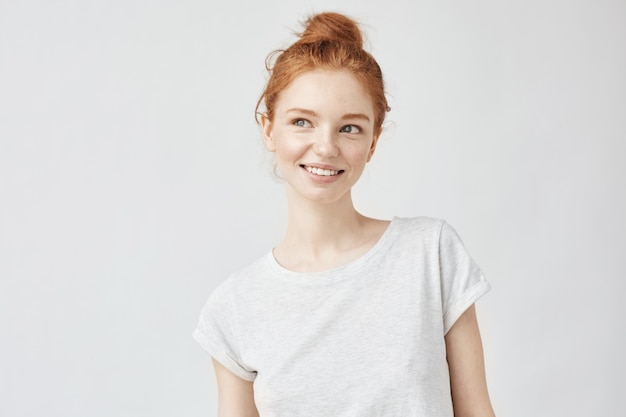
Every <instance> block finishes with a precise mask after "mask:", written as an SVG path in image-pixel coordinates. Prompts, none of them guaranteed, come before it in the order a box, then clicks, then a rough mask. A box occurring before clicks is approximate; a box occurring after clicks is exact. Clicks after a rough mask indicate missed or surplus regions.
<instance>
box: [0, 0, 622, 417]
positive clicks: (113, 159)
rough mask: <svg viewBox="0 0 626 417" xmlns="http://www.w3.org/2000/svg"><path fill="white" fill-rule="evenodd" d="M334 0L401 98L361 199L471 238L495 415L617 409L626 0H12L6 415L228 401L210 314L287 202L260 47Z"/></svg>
mask: <svg viewBox="0 0 626 417" xmlns="http://www.w3.org/2000/svg"><path fill="white" fill-rule="evenodd" d="M327 9H332V10H337V11H343V12H346V13H348V14H350V15H352V16H354V17H356V18H358V19H359V20H360V21H362V22H363V23H364V28H365V30H366V32H367V35H368V38H369V43H368V44H369V45H370V50H371V51H372V52H373V54H374V56H375V57H376V58H377V59H378V60H379V63H380V65H381V66H382V68H383V71H384V72H385V75H386V78H387V87H388V93H389V98H390V105H391V107H392V111H391V113H390V114H389V122H388V124H387V127H386V131H385V133H384V135H383V138H382V140H381V143H380V144H379V147H378V150H377V154H376V155H375V158H374V161H373V162H372V163H371V164H370V166H369V167H368V169H367V170H366V172H365V174H364V176H363V178H362V180H361V183H360V184H359V185H358V187H357V190H356V191H355V194H356V198H355V199H356V202H357V206H358V208H359V209H361V211H363V212H364V213H366V214H369V215H373V216H378V217H384V218H390V217H391V216H393V215H399V216H414V215H428V216H432V217H442V218H445V219H446V220H447V221H448V222H449V223H450V224H452V225H453V226H454V227H455V228H456V229H457V231H458V232H459V233H460V235H461V236H462V237H463V240H464V242H465V244H466V246H467V248H468V249H469V251H470V253H472V255H473V257H474V258H475V259H476V260H477V262H478V263H479V265H481V267H482V269H483V270H484V272H485V274H486V276H487V277H488V279H489V280H490V282H491V283H492V285H493V291H492V292H491V293H489V294H488V295H487V296H485V297H484V298H483V299H482V300H481V301H480V302H479V305H478V311H479V318H480V321H481V325H482V331H483V339H484V344H485V353H486V364H487V373H488V379H489V386H490V391H491V395H492V398H493V403H494V406H495V409H496V411H497V413H498V414H499V415H500V416H511V417H522V416H534V417H543V416H546V417H553V416H601V415H607V416H616V415H623V413H624V412H625V408H624V406H623V396H624V394H625V393H626V384H625V382H624V381H625V379H624V377H623V376H624V375H625V374H626V364H625V360H624V352H626V342H625V341H624V323H623V321H624V318H626V308H625V307H624V303H623V302H621V301H622V299H623V296H624V294H625V293H626V284H625V280H624V278H625V277H624V275H625V273H624V270H625V269H626V237H625V236H626V221H625V220H624V213H626V196H625V190H626V168H625V166H624V159H625V157H626V144H625V143H626V75H625V74H626V3H624V2H622V1H618V0H615V1H609V0H595V1H583V0H567V1H566V0H562V1H557V0H542V1H539V0H526V1H496V0H492V1H489V0H479V1H474V2H468V1H447V2H443V1H434V0H432V1H398V0H386V1H380V0H377V1H364V0H358V1H357V0H351V1H337V0H335V1H320V2H295V1H277V0H268V1H251V0H250V1H246V2H237V1H232V2H221V3H220V4H219V5H215V4H212V3H211V2H209V1H207V0H205V1H197V0H176V1H174V0H162V1H148V0H123V1H122V0H106V1H105V0H94V1H79V0H74V1H71V0H69V1H63V2H52V1H48V2H45V1H41V0H40V1H29V0H20V1H17V0H14V1H10V0H0V199H1V201H0V338H1V339H0V416H2V417H5V416H6V417H22V416H29V417H30V416H32V417H40V416H46V417H53V416H59V417H61V416H62V417H84V416H115V417H125V416H133V417H134V416H150V417H160V416H163V417H165V416H211V415H215V407H216V393H215V382H214V377H213V375H212V369H211V366H210V360H209V358H208V356H207V355H206V354H205V353H204V351H202V350H201V349H200V347H198V346H197V345H196V344H195V343H194V342H193V341H192V339H191V332H192V330H193V328H194V327H195V324H196V320H197V317H198V313H199V311H200V309H201V307H202V305H203V303H204V301H205V300H206V298H207V296H208V294H209V293H210V292H211V290H212V289H213V288H214V287H215V286H216V285H217V284H218V283H219V282H220V281H221V280H223V279H225V278H226V277H227V275H228V274H229V273H230V272H232V271H233V270H235V269H238V268H240V267H242V266H244V265H246V264H248V263H249V262H251V261H253V260H254V259H256V258H257V257H259V256H262V255H263V254H265V253H266V252H267V251H268V250H269V249H270V247H271V246H272V245H273V244H275V243H276V242H277V240H278V239H279V238H280V236H281V234H282V229H283V226H284V215H285V202H284V196H283V190H282V185H281V184H280V183H277V182H276V181H275V180H274V179H273V178H272V175H271V173H270V171H271V160H270V159H269V158H268V157H267V155H266V152H265V151H264V149H263V147H262V144H261V140H260V134H259V132H258V128H257V126H256V125H255V123H254V120H253V111H254V105H255V103H256V99H257V97H258V95H259V93H260V92H261V90H262V88H263V83H264V79H265V73H264V66H263V63H264V59H265V56H266V55H267V54H268V53H269V52H270V51H271V50H273V49H276V48H279V47H284V46H286V45H288V43H289V42H291V41H292V40H293V39H294V38H293V37H292V35H291V32H290V30H291V29H298V28H299V26H298V22H299V21H301V20H302V19H303V18H304V17H305V15H307V14H308V13H310V12H312V11H322V10H327Z"/></svg>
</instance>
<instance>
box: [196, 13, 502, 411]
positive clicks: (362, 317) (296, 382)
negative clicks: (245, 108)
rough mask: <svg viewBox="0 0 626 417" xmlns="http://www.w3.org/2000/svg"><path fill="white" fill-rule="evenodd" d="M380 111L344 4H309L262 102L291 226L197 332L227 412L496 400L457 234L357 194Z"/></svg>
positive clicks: (474, 406) (469, 406) (214, 302)
mask: <svg viewBox="0 0 626 417" xmlns="http://www.w3.org/2000/svg"><path fill="white" fill-rule="evenodd" d="M387 111H388V106H387V101H386V99H385V92H384V84H383V77H382V73H381V71H380V68H379V66H378V64H377V63H376V61H375V60H374V58H373V57H372V56H371V55H370V54H369V53H368V52H366V51H364V50H363V47H362V38H361V32H360V30H359V28H358V26H357V24H356V23H355V22H354V21H352V20H351V19H349V18H347V17H346V16H343V15H340V14H335V13H322V14H318V15H315V16H313V17H311V18H310V19H309V20H308V21H307V23H306V27H305V30H304V32H303V33H302V34H301V36H300V39H299V40H298V41H297V42H295V43H294V44H293V45H291V46H290V47H289V48H288V49H286V50H284V51H280V52H279V53H278V55H276V59H275V61H274V63H273V66H272V68H271V69H270V78H269V81H268V83H267V86H266V88H265V91H264V92H263V94H262V96H261V98H260V99H259V103H257V114H258V115H259V118H258V120H259V123H260V125H261V129H262V134H263V140H264V142H265V146H266V147H267V149H268V150H269V151H270V152H273V153H274V154H275V157H276V165H277V168H278V171H279V172H280V175H281V177H282V178H283V179H284V182H285V187H286V193H287V203H288V208H289V210H288V219H287V230H286V233H285V236H284V238H283V240H282V241H281V242H279V243H278V244H277V245H276V247H275V248H274V249H273V250H272V251H270V252H269V253H268V254H267V255H266V256H264V257H263V258H261V259H260V260H258V261H256V262H255V263H253V264H252V265H250V266H249V267H247V268H245V269H244V270H242V271H239V272H237V273H235V274H233V275H232V276H231V277H229V278H228V279H227V280H226V281H224V282H223V283H222V284H221V285H219V286H218V287H217V288H216V289H215V290H214V292H213V293H212V294H211V296H210V297H209V300H208V302H207V304H206V306H205V307H204V309H203V311H202V314H201V317H200V322H199V324H198V328H197V329H196V331H195V333H194V337H195V338H196V340H197V341H198V342H199V343H200V344H201V345H202V346H203V347H204V348H205V349H206V350H207V351H208V352H209V353H210V354H211V356H212V357H213V364H214V367H215V373H216V376H217V381H218V389H219V396H218V398H219V407H218V409H219V415H220V416H229V417H239V416H242V417H243V416H258V415H261V416H288V417H292V416H315V417H319V416H359V417H362V416H394V417H396V416H402V417H407V416H428V417H435V416H447V417H452V416H453V415H454V416H456V417H461V416H473V417H475V416H481V417H487V416H493V410H492V408H491V405H490V401H489V396H488V393H487V386H486V382H485V371H484V365H483V352H482V345H481V339H480V334H479V330H478V325H477V322H476V315H475V311H474V302H475V301H476V300H477V299H478V298H479V297H481V296H482V295H483V294H484V293H486V292H487V291H488V290H489V284H488V283H487V282H486V281H485V279H484V278H483V276H482V273H481V272H480V270H479V269H478V267H477V266H476V264H475V263H474V262H473V261H472V259H471V258H470V256H469V255H468V254H467V252H466V251H465V249H464V247H463V244H462V243H461V241H460V239H459V237H458V236H457V234H456V233H455V232H454V230H453V229H452V228H451V227H450V226H449V225H447V224H446V223H445V222H444V221H442V220H436V219H430V218H425V217H417V218H397V217H395V218H393V219H392V220H391V221H386V220H378V219H373V218H369V217H366V216H364V215H362V214H360V213H359V212H358V211H357V210H356V209H355V207H354V205H353V203H352V198H351V189H352V186H353V185H354V184H355V183H356V182H357V181H358V179H359V177H360V176H361V173H362V172H363V169H364V168H365V165H366V164H367V162H369V161H370V159H371V158H372V156H373V154H374V151H375V149H376V144H377V142H378V138H379V135H380V133H381V129H382V125H383V121H384V119H385V114H386V112H387Z"/></svg>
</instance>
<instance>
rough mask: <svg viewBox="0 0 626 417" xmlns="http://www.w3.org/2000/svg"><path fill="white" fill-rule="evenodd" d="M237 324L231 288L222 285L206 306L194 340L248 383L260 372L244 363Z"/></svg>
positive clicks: (201, 314)
mask: <svg viewBox="0 0 626 417" xmlns="http://www.w3.org/2000/svg"><path fill="white" fill-rule="evenodd" d="M235 322H236V318H235V314H234V311H233V308H232V303H231V300H230V297H229V296H228V291H227V287H226V286H225V285H224V284H222V285H220V286H218V287H217V288H216V289H215V290H214V291H213V292H212V293H211V295H210V296H209V299H208V301H207V302H206V304H205V305H204V308H203V309H202V312H201V313H200V319H199V321H198V326H197V327H196V329H195V331H194V332H193V338H194V339H195V340H196V342H198V343H199V344H200V346H202V348H203V349H204V350H206V351H207V352H208V353H209V354H210V355H211V356H212V357H213V358H214V359H215V360H216V361H218V362H219V363H220V364H222V365H223V366H224V367H225V368H226V369H228V370H229V371H231V372H232V373H233V374H235V375H237V376H238V377H240V378H242V379H244V380H246V381H254V379H255V377H256V372H254V371H252V370H250V369H247V368H246V367H245V366H244V365H242V363H241V357H240V353H239V347H238V346H237V338H236V331H235Z"/></svg>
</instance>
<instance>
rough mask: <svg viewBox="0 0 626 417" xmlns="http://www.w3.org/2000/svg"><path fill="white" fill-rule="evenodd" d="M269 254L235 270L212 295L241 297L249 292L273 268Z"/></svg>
mask: <svg viewBox="0 0 626 417" xmlns="http://www.w3.org/2000/svg"><path fill="white" fill-rule="evenodd" d="M269 256H270V254H269V253H268V254H266V255H264V256H262V257H260V258H258V259H256V260H255V261H254V262H252V263H251V264H249V265H247V266H245V267H244V268H241V269H239V270H236V271H234V272H233V273H232V274H230V276H228V278H226V279H225V280H224V281H222V282H221V283H220V284H219V285H218V286H217V287H216V288H215V289H214V290H213V292H212V294H211V297H220V298H224V297H228V298H231V297H235V298H239V297H241V296H242V295H243V294H242V292H245V293H248V292H249V291H250V288H251V287H253V286H254V285H255V283H258V282H262V281H265V280H263V278H264V277H266V276H267V275H268V274H269V273H270V269H271V264H270V262H269V260H268V257H269Z"/></svg>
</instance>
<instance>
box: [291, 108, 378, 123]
mask: <svg viewBox="0 0 626 417" xmlns="http://www.w3.org/2000/svg"><path fill="white" fill-rule="evenodd" d="M287 113H304V114H308V115H309V116H317V113H315V112H314V111H313V110H308V109H301V108H298V107H294V108H291V109H289V110H287ZM349 119H360V120H366V121H368V122H369V121H370V118H369V117H368V116H367V115H366V114H363V113H346V114H344V115H343V116H341V120H349Z"/></svg>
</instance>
